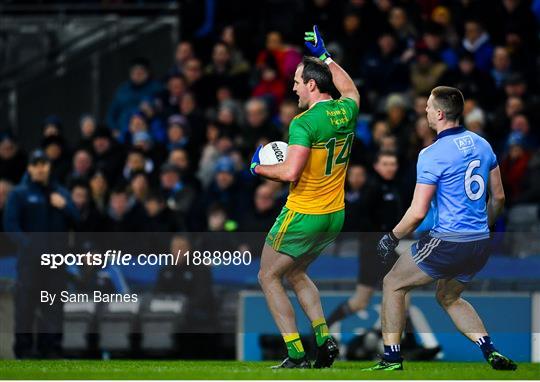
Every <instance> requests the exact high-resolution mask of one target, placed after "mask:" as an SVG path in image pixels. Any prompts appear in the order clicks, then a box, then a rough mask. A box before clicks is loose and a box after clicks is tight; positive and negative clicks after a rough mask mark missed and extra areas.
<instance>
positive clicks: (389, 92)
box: [0, 0, 540, 232]
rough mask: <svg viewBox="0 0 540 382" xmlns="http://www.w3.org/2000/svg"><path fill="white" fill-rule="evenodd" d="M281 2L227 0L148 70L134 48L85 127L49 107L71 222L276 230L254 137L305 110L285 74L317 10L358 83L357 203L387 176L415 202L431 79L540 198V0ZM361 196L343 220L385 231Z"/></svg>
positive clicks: (48, 144) (526, 191) (283, 126)
mask: <svg viewBox="0 0 540 382" xmlns="http://www.w3.org/2000/svg"><path fill="white" fill-rule="evenodd" d="M201 3H204V2H201ZM287 4H288V6H289V8H287V9H281V13H280V12H278V11H276V10H274V13H272V12H270V11H269V13H268V14H265V15H264V18H265V20H264V23H263V24H264V25H265V26H268V25H270V26H272V27H274V28H267V29H266V30H264V31H261V30H260V28H258V27H256V26H257V24H258V22H259V21H260V20H259V19H257V16H258V17H263V16H261V12H254V13H253V14H252V15H250V19H249V22H247V23H246V22H245V21H242V20H240V19H238V18H236V19H235V18H234V15H232V13H233V12H232V11H229V13H227V12H223V13H220V14H218V16H217V17H216V19H215V20H214V24H212V25H211V28H210V32H209V31H206V34H205V35H204V37H201V36H200V34H197V33H195V32H193V33H191V34H190V33H185V34H184V35H183V36H182V40H181V41H180V42H179V43H178V45H177V47H176V51H175V52H163V54H165V55H171V67H170V70H169V72H168V73H153V71H152V66H151V63H152V57H138V58H134V59H133V60H132V62H131V65H130V67H129V72H128V73H127V78H126V80H125V82H124V83H122V84H119V86H118V89H117V91H116V93H115V95H114V98H113V102H112V103H111V105H110V107H109V110H108V111H107V114H106V116H104V117H105V118H103V119H100V118H99V117H98V116H94V115H89V114H83V115H81V119H80V124H79V126H78V127H76V126H64V124H63V123H62V117H61V116H55V115H49V116H47V117H45V118H44V119H43V122H42V124H41V126H40V127H36V128H41V129H42V135H43V137H42V141H41V148H42V149H43V150H44V152H45V153H46V155H47V156H48V157H49V159H50V160H51V163H52V174H53V177H54V179H56V181H58V182H59V183H60V184H62V185H64V186H65V187H67V188H68V189H69V190H70V192H71V196H72V199H73V202H74V204H75V206H76V207H77V209H78V210H79V212H80V215H81V220H80V221H79V222H78V223H77V224H76V227H73V228H74V229H75V230H80V231H95V232H98V231H111V232H126V231H147V232H152V231H252V232H264V231H267V230H268V229H269V228H270V227H271V225H272V224H273V222H274V219H275V217H276V216H277V213H278V211H279V208H280V207H281V206H282V205H283V203H284V201H285V199H286V196H287V191H288V186H287V185H284V184H279V183H275V182H270V181H265V180H263V179H259V178H255V177H253V176H252V175H251V174H250V172H249V160H250V158H251V154H252V153H253V151H254V149H255V148H256V147H257V145H259V144H260V143H268V142H271V141H274V140H284V141H287V137H288V126H289V123H290V121H291V120H292V118H293V117H294V116H295V115H297V114H298V113H299V112H300V111H301V110H299V109H298V106H297V97H296V95H295V94H294V93H293V92H292V77H293V74H294V71H295V69H296V66H297V64H298V63H299V62H300V61H301V59H302V56H303V54H304V50H303V46H302V43H303V39H302V38H303V30H304V29H306V30H307V29H308V28H310V27H311V25H312V24H318V25H319V28H320V30H321V33H322V35H323V36H324V38H325V41H326V43H327V48H328V49H329V51H330V52H331V54H332V56H333V58H334V59H335V60H336V61H337V62H339V63H340V64H341V65H343V67H344V68H345V69H346V70H347V72H348V73H349V74H350V75H351V77H352V78H353V79H354V81H355V83H356V84H357V85H358V88H359V90H360V92H361V102H360V117H359V121H358V125H357V130H356V139H355V143H354V146H353V149H352V155H351V159H350V165H351V169H350V171H349V177H348V180H347V190H348V192H347V194H346V195H347V196H346V198H347V203H348V204H349V205H350V204H354V203H357V202H358V200H359V198H360V195H361V193H362V189H364V187H370V184H372V183H373V182H377V180H378V178H380V179H382V181H383V183H384V182H387V183H388V182H391V186H392V188H393V190H397V191H396V192H397V194H398V195H399V198H400V199H401V201H400V203H399V206H400V208H405V207H406V205H408V202H409V200H410V197H411V195H412V190H413V187H414V181H415V171H416V169H415V164H416V159H417V156H418V153H419V151H420V150H422V149H423V148H424V147H426V146H428V145H430V144H431V143H432V141H433V139H434V138H435V132H434V131H432V130H431V129H430V128H429V126H428V123H427V120H426V118H425V107H426V101H427V97H428V96H429V93H430V90H431V89H432V88H433V87H435V86H437V85H448V86H455V87H458V88H459V89H460V90H461V91H462V92H463V94H464V96H465V99H466V103H465V112H464V118H463V121H462V122H463V124H464V125H465V127H466V128H467V129H469V130H471V131H474V132H475V133H477V134H480V135H482V136H484V137H486V138H487V139H488V140H489V142H490V143H491V144H492V145H493V147H494V149H495V151H496V153H497V155H498V160H499V164H500V168H501V172H502V177H503V181H504V183H505V190H506V193H507V201H508V204H509V205H514V204H518V203H539V202H540V150H539V140H538V139H539V129H538V124H539V123H540V97H539V85H540V83H538V80H539V78H538V73H539V70H538V69H539V60H538V48H539V44H538V41H539V28H538V26H539V20H540V6H539V2H538V1H524V0H496V1H466V0H462V1H445V0H421V1H397V0H376V1H369V0H349V1H334V0H332V1H330V0H306V1H290V2H287ZM289 11H290V12H289ZM300 11H301V13H299V12H300ZM295 12H296V13H295ZM284 13H287V14H286V15H284ZM228 14H231V16H230V17H228V16H227V15H228ZM272 17H274V19H275V20H274V21H275V22H272ZM280 17H281V18H280ZM291 17H292V18H293V21H294V20H295V21H296V22H292V23H288V24H286V23H285V22H284V21H283V20H282V19H283V18H284V19H285V20H289V19H290V18H291ZM269 20H270V21H269ZM276 20H277V21H276ZM279 20H281V21H279ZM253 41H261V42H262V43H261V44H258V45H256V44H255V45H254V44H253V43H252V42H253ZM334 95H335V96H339V94H334ZM44 114H46V111H44ZM75 128H78V129H80V141H79V142H78V143H77V144H76V145H68V144H67V143H66V140H65V139H64V137H63V135H64V132H65V131H66V129H75ZM22 139H24V137H14V136H13V135H12V134H10V132H8V131H3V132H2V133H1V135H0V209H1V210H2V211H3V208H4V205H5V200H6V196H7V194H8V193H9V191H10V189H11V188H12V187H13V186H14V185H16V184H18V183H19V182H20V181H21V179H22V177H23V175H24V173H25V171H26V163H27V154H26V153H25V152H23V151H22V149H20V148H19V145H18V140H22ZM381 151H382V152H384V153H386V154H388V153H393V154H394V155H393V156H392V157H393V158H395V162H396V163H394V161H393V160H392V161H391V162H392V168H391V169H389V168H385V169H383V168H382V167H381V166H383V164H382V163H379V165H380V166H378V167H379V168H380V169H377V168H375V170H374V163H375V164H377V162H378V160H379V159H380V156H378V155H377V154H378V153H379V152H381ZM387 156H388V155H387ZM384 163H386V162H384ZM375 167H377V165H376V166H375ZM385 174H386V175H385ZM380 179H379V180H380ZM354 211H355V212H354V214H352V215H351V214H349V215H348V216H349V218H350V219H352V218H354V219H355V221H361V222H362V224H360V225H358V224H356V225H355V224H350V223H351V221H350V220H349V223H346V229H347V228H348V229H351V230H353V229H365V230H376V229H375V228H374V225H373V224H371V223H372V222H370V220H369V217H368V216H362V211H363V210H362V208H358V209H355V210H354ZM393 212H395V211H393ZM400 212H402V211H400ZM358 219H360V220H358ZM362 219H363V220H362ZM1 221H2V219H0V222H1Z"/></svg>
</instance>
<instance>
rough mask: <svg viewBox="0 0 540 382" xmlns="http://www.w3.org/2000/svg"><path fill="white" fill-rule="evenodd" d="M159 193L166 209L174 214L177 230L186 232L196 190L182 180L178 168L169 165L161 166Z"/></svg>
mask: <svg viewBox="0 0 540 382" xmlns="http://www.w3.org/2000/svg"><path fill="white" fill-rule="evenodd" d="M159 182H160V191H161V194H162V195H163V197H164V199H165V203H166V204H167V207H169V209H170V210H171V211H173V213H174V217H175V224H176V227H177V229H180V230H186V227H187V226H188V222H187V219H188V217H189V216H190V213H191V211H192V208H193V206H194V204H195V200H196V198H197V189H196V187H195V186H194V185H192V184H191V183H188V182H186V181H184V179H182V177H181V175H180V172H179V170H178V168H177V167H176V166H175V165H173V164H170V163H165V164H164V165H162V166H161V171H160V176H159Z"/></svg>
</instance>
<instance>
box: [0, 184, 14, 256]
mask: <svg viewBox="0 0 540 382" xmlns="http://www.w3.org/2000/svg"><path fill="white" fill-rule="evenodd" d="M12 188H13V183H11V182H10V181H9V180H6V179H0V232H4V211H5V209H6V201H7V198H8V195H9V193H10V192H11V189H12ZM2 248H3V247H2ZM2 254H3V253H2Z"/></svg>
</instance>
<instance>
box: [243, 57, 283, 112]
mask: <svg viewBox="0 0 540 382" xmlns="http://www.w3.org/2000/svg"><path fill="white" fill-rule="evenodd" d="M258 76H259V82H258V83H257V84H256V85H255V88H254V89H253V92H252V93H251V95H252V96H253V97H264V98H266V99H268V100H269V101H270V102H271V104H272V105H280V104H281V101H282V100H283V97H284V96H285V91H286V88H285V87H286V83H285V80H284V79H283V78H282V77H281V75H280V72H279V70H278V68H277V64H276V62H275V60H274V58H273V56H271V55H269V56H268V57H267V59H266V61H265V62H263V63H261V64H260V65H259V67H258Z"/></svg>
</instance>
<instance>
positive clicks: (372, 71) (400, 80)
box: [362, 32, 409, 103]
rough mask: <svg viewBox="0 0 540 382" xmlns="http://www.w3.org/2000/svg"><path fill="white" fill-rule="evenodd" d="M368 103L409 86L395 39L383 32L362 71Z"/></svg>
mask: <svg viewBox="0 0 540 382" xmlns="http://www.w3.org/2000/svg"><path fill="white" fill-rule="evenodd" d="M362 78H363V79H364V81H365V85H364V87H365V88H366V89H367V90H366V91H367V92H368V97H369V101H370V103H374V102H375V100H376V99H377V97H383V96H385V95H387V94H389V93H393V92H402V91H405V90H406V89H407V86H408V85H409V73H408V68H407V65H406V64H405V63H404V62H402V61H401V59H400V52H399V50H398V47H397V43H396V38H395V37H394V35H393V34H392V33H390V32H384V33H383V34H381V35H380V36H379V38H378V39H377V49H376V51H374V52H371V53H368V55H367V57H366V59H365V61H364V68H363V71H362Z"/></svg>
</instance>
